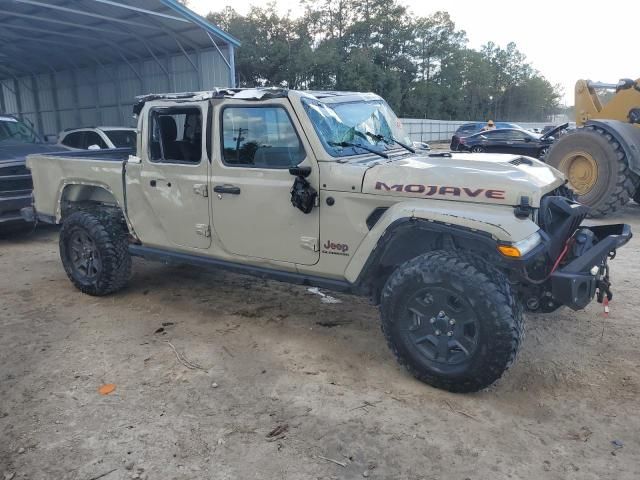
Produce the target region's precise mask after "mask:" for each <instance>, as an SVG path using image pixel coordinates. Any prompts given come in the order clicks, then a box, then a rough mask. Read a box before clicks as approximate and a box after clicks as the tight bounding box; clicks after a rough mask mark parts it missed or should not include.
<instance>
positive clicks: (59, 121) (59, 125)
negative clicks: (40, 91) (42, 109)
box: [49, 71, 62, 133]
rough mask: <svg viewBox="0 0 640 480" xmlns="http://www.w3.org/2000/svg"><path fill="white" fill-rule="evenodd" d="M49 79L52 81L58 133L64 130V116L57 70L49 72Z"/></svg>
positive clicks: (52, 95)
mask: <svg viewBox="0 0 640 480" xmlns="http://www.w3.org/2000/svg"><path fill="white" fill-rule="evenodd" d="M49 81H50V82H51V97H52V99H53V109H54V111H55V118H56V133H59V132H61V131H62V118H61V117H60V101H59V99H58V83H57V80H56V72H53V71H52V72H51V73H50V74H49Z"/></svg>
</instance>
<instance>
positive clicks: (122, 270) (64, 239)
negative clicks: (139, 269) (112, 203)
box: [59, 210, 131, 296]
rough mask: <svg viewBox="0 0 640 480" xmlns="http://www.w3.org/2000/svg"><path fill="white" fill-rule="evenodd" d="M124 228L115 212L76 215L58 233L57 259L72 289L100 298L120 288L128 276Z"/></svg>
mask: <svg viewBox="0 0 640 480" xmlns="http://www.w3.org/2000/svg"><path fill="white" fill-rule="evenodd" d="M127 235H128V231H127V227H126V224H125V223H124V219H123V218H122V214H121V213H120V212H118V211H114V212H112V211H108V210H95V211H77V212H74V213H72V214H71V215H69V216H68V217H67V218H65V219H64V222H63V224H62V229H61V230H60V242H59V245H60V258H61V259H62V265H63V266H64V270H65V272H66V273H67V276H68V277H69V280H71V282H72V283H73V284H74V285H75V287H76V288H77V289H78V290H80V291H82V292H84V293H87V294H89V295H96V296H102V295H107V294H109V293H113V292H116V291H117V290H120V289H122V288H124V286H125V285H126V284H127V282H128V281H129V277H130V274H131V256H130V255H129V248H128V241H127Z"/></svg>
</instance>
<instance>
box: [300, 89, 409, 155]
mask: <svg viewBox="0 0 640 480" xmlns="http://www.w3.org/2000/svg"><path fill="white" fill-rule="evenodd" d="M303 104H304V107H305V110H306V112H307V115H309V118H310V119H311V122H312V123H313V126H314V127H315V129H316V132H317V133H318V136H319V137H320V140H321V141H322V143H323V145H324V147H325V149H326V150H327V152H328V153H329V154H330V155H331V156H333V157H346V156H350V155H361V154H363V153H367V152H371V153H375V154H378V155H380V156H384V157H386V156H387V154H386V153H385V152H386V151H388V150H394V149H397V148H405V149H406V150H410V151H413V148H412V146H411V145H412V142H411V139H410V138H409V136H408V135H407V134H406V133H405V131H404V129H403V127H402V122H400V120H399V119H398V117H396V115H395V114H394V113H393V110H391V108H389V106H388V105H387V104H386V103H385V102H384V101H380V100H377V101H368V102H366V101H359V102H342V103H324V102H320V101H314V100H311V99H304V100H303Z"/></svg>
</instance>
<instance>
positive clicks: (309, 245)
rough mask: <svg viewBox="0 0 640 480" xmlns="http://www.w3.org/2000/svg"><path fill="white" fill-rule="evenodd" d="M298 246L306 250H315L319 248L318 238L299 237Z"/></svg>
mask: <svg viewBox="0 0 640 480" xmlns="http://www.w3.org/2000/svg"><path fill="white" fill-rule="evenodd" d="M300 246H302V248H306V249H307V250H311V251H312V252H317V251H318V250H319V248H318V239H317V238H316V237H300Z"/></svg>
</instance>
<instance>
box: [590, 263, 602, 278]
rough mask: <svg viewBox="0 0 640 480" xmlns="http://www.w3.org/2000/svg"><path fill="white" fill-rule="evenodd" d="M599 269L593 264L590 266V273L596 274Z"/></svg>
mask: <svg viewBox="0 0 640 480" xmlns="http://www.w3.org/2000/svg"><path fill="white" fill-rule="evenodd" d="M599 271H600V267H599V266H597V265H594V266H593V267H591V270H590V272H591V275H593V276H594V277H595V276H596V275H597V274H598V272H599Z"/></svg>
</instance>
